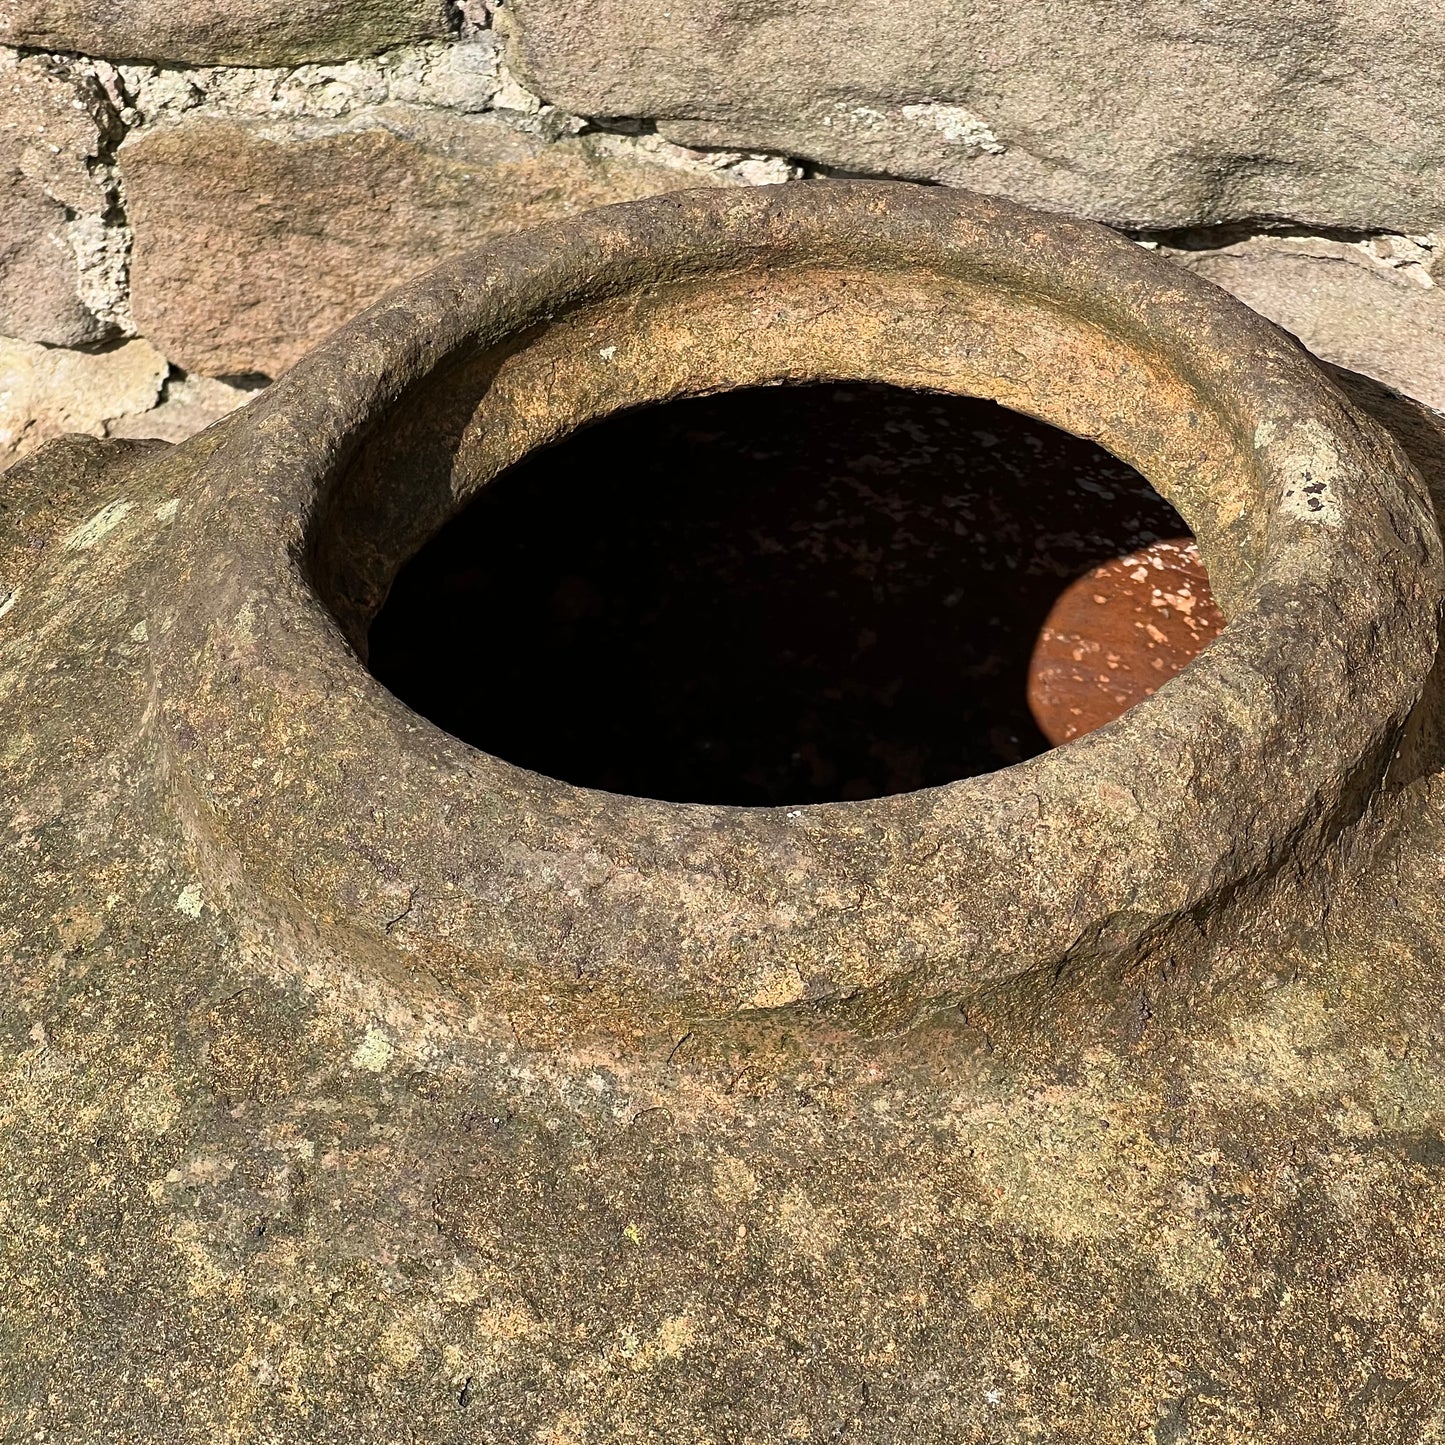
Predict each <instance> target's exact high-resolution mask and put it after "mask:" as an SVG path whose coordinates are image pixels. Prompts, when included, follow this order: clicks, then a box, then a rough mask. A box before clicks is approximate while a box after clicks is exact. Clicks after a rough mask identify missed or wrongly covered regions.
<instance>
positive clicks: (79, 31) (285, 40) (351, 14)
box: [0, 0, 449, 65]
mask: <svg viewBox="0 0 1445 1445" xmlns="http://www.w3.org/2000/svg"><path fill="white" fill-rule="evenodd" d="M448 28H449V24H448V13H447V5H446V3H445V0H290V3H288V0H223V3H220V4H213V5H173V4H168V3H166V0H3V3H0V44H5V45H20V46H35V47H37V48H45V49H50V50H76V51H79V52H80V53H81V54H82V55H99V56H106V57H108V58H110V59H115V60H171V61H189V62H191V63H192V64H198V65H205V64H216V63H227V64H232V65H281V64H285V63H287V62H295V61H302V60H333V59H344V58H346V57H348V56H353V55H369V54H373V53H375V52H376V51H379V50H385V49H387V48H388V47H389V46H394V45H401V44H404V43H406V42H407V41H411V40H421V39H424V38H426V37H428V36H434V35H443V34H445V33H446V32H447V30H448Z"/></svg>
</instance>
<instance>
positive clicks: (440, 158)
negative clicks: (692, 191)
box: [0, 0, 1445, 464]
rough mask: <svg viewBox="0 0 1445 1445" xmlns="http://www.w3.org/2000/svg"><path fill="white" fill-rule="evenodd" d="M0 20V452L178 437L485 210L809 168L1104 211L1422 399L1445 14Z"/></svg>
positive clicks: (158, 2) (126, 2)
mask: <svg viewBox="0 0 1445 1445" xmlns="http://www.w3.org/2000/svg"><path fill="white" fill-rule="evenodd" d="M0 42H3V45H0V92H3V95H4V98H5V104H4V106H3V108H0V187H3V188H4V196H5V201H4V204H3V205H0V338H4V339H0V464H3V463H4V461H5V460H8V459H13V458H14V457H15V456H17V455H20V454H23V453H24V452H26V451H28V450H31V449H33V447H34V446H35V445H37V444H39V442H40V441H42V440H44V439H45V438H47V437H49V436H51V435H55V434H57V433H59V432H61V431H66V430H84V431H89V432H91V433H93V434H96V435H101V434H107V433H108V434H118V435H129V436H135V435H161V436H166V437H170V438H172V439H175V438H179V437H181V436H185V435H187V434H189V433H190V432H191V431H193V430H194V429H196V428H197V427H198V426H200V425H203V424H205V423H206V422H207V421H209V420H211V419H213V418H214V417H215V416H218V415H220V414H222V413H223V412H224V411H225V410H227V409H229V408H230V407H232V406H234V405H235V404H237V403H238V402H240V401H243V400H244V399H245V398H246V396H247V395H249V394H250V392H251V391H252V390H253V389H254V388H255V387H257V386H261V385H264V384H265V382H266V381H267V380H268V379H269V378H273V377H275V376H277V375H279V374H280V373H281V372H282V371H284V370H285V369H286V368H287V367H288V366H290V365H291V364H292V363H293V362H294V361H295V360H296V358H297V357H298V356H300V355H301V354H302V353H303V352H305V351H306V350H307V349H308V348H309V347H310V346H312V345H313V344H314V343H315V342H317V341H318V340H320V339H321V338H322V337H323V336H324V335H326V334H327V333H328V332H329V331H330V330H331V329H333V328H334V327H335V326H337V325H338V324H340V323H341V322H342V321H344V320H345V319H346V318H347V317H349V316H350V315H352V314H354V313H355V312H356V311H357V310H359V309H360V308H362V307H363V306H365V305H366V304H367V303H368V302H370V301H371V300H373V299H375V298H376V297H377V296H378V295H380V294H381V293H382V292H383V291H385V290H386V289H387V288H389V287H390V286H392V285H394V284H395V283H397V282H399V281H401V280H404V279H406V278H407V277H409V276H411V275H413V274H415V273H416V272H418V271H421V270H425V269H426V268H427V267H429V266H430V265H432V264H434V263H435V262H436V261H437V260H439V259H440V258H442V257H443V256H446V255H448V254H452V253H455V252H457V251H460V250H464V249H466V248H468V247H470V246H473V245H476V244H478V243H480V242H482V241H485V240H486V238H487V237H488V236H492V235H497V234H499V233H502V232H505V231H509V230H513V229H516V228H518V227H523V226H528V225H532V224H536V223H538V222H540V221H544V220H548V219H551V218H553V217H557V216H562V215H566V214H569V213H571V212H574V211H577V210H580V209H584V208H587V207H591V206H595V205H600V204H604V203H606V202H609V201H618V200H626V199H630V198H634V197H638V196H643V195H648V194H652V193H655V192H658V191H663V190H669V189H674V188H677V187H681V186H699V185H704V186H706V185H713V186H726V185H746V184H755V183H760V182H761V183H766V182H774V181H779V180H785V179H790V178H794V177H825V176H828V175H833V174H845V175H857V174H866V175H887V176H896V177H900V178H904V179H908V180H913V181H916V182H920V183H941V184H944V185H962V186H969V187H973V188H976V189H980V190H984V191H989V192H995V193H1000V194H1006V195H1010V196H1013V197H1015V198H1017V199H1020V200H1023V201H1026V202H1029V203H1031V204H1034V205H1039V206H1043V207H1048V208H1052V209H1058V210H1065V211H1070V212H1074V213H1076V214H1082V215H1087V216H1092V217H1094V218H1096V219H1099V220H1102V221H1105V222H1108V223H1109V224H1111V225H1114V226H1118V227H1121V228H1123V229H1125V230H1127V231H1129V232H1131V233H1132V234H1134V235H1135V236H1136V237H1137V238H1138V239H1139V240H1140V241H1141V242H1142V243H1143V244H1145V245H1150V246H1157V247H1159V248H1160V249H1162V250H1164V251H1166V252H1167V254H1169V255H1171V256H1173V257H1174V258H1175V259H1177V260H1178V261H1179V262H1180V263H1181V264H1183V265H1187V266H1190V267H1192V268H1193V269H1195V270H1197V271H1199V272H1201V273H1202V274H1203V275H1205V276H1207V277H1209V278H1210V279H1211V280H1214V281H1216V282H1218V283H1219V284H1220V285H1223V286H1225V287H1227V288H1228V289H1230V290H1232V291H1234V292H1235V293H1236V294H1238V295H1240V296H1241V297H1243V298H1244V299H1245V300H1246V301H1247V302H1249V303H1250V304H1251V305H1252V306H1254V307H1256V308H1257V309H1258V310H1260V311H1262V312H1264V313H1265V314H1266V315H1268V316H1270V317H1271V318H1272V319H1274V320H1276V321H1278V322H1280V323H1281V324H1283V325H1285V326H1287V327H1289V328H1290V329H1291V330H1293V331H1294V332H1295V333H1296V334H1297V335H1299V336H1300V337H1301V338H1302V339H1303V340H1304V341H1305V342H1306V344H1307V345H1309V346H1310V347H1311V348H1313V349H1314V350H1315V351H1316V352H1318V353H1319V354H1320V355H1322V356H1325V357H1327V358H1328V359H1330V360H1333V361H1337V362H1339V363H1341V364H1343V365H1345V366H1348V367H1351V368H1353V369H1355V370H1359V371H1362V372H1365V373H1367V374H1369V375H1372V376H1375V377H1377V378H1379V379H1381V380H1383V381H1385V382H1387V383H1389V384H1390V385H1392V386H1394V387H1396V388H1398V389H1401V390H1403V391H1406V392H1409V393H1411V394H1413V395H1415V396H1417V397H1419V398H1420V399H1422V400H1424V401H1426V402H1428V403H1430V404H1431V405H1433V406H1436V407H1442V408H1445V289H1442V288H1445V31H1442V30H1441V29H1440V28H1439V27H1438V26H1430V25H1425V24H1415V23H1413V22H1411V21H1410V20H1409V18H1408V17H1406V16H1403V15H1402V14H1401V12H1399V10H1398V9H1397V8H1395V7H1392V6H1387V5H1386V4H1385V3H1383V0H1326V3H1322V0H1250V3H1248V4H1246V3H1244V0H1189V3H1186V4H1184V5H1182V6H1181V5H1179V4H1178V3H1177V0H1171V3H1169V4H1164V3H1162V0H1106V3H1102V4H1099V5H1092V6H1087V7H1085V6H1079V5H1076V4H1071V3H1068V0H1010V3H1009V4H1008V5H1004V4H1002V3H1001V0H911V3H909V4H907V5H900V4H895V5H885V4H880V3H877V0H788V3H783V0H773V3H765V4H759V3H756V0H587V3H586V4H583V3H581V0H505V3H504V4H493V3H490V0H463V3H444V0H345V3H342V0H285V3H282V0H228V3H226V4H225V5H222V6H213V7H191V6H184V5H178V4H176V3H175V0H0ZM1437 283H1438V284H1437Z"/></svg>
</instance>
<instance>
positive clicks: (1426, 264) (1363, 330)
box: [1162, 236, 1445, 411]
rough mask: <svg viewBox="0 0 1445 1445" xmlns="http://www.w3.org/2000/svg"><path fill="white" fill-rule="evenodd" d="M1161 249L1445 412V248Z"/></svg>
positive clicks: (1310, 239)
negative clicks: (1442, 249) (1443, 250)
mask: <svg viewBox="0 0 1445 1445" xmlns="http://www.w3.org/2000/svg"><path fill="white" fill-rule="evenodd" d="M1162 249H1165V250H1166V251H1167V253H1168V254H1169V255H1171V256H1172V257H1173V259H1174V260H1176V261H1179V262H1181V263H1182V264H1183V265H1185V266H1188V267H1189V269H1190V270H1193V271H1197V272H1198V273H1199V274H1200V275H1202V276H1205V277H1207V278H1208V279H1209V280H1211V281H1213V282H1214V283H1215V284H1216V285H1219V286H1222V287H1224V289H1225V290H1226V291H1232V292H1233V293H1234V294H1235V295H1236V296H1238V297H1239V298H1240V300H1242V301H1244V302H1246V303H1248V304H1249V305H1250V306H1252V307H1253V308H1254V309H1255V310H1256V311H1259V312H1262V313H1263V314H1264V315H1265V316H1268V317H1269V319H1270V320H1271V321H1274V322H1276V323H1277V324H1278V325H1280V326H1283V327H1284V328H1285V329H1286V330H1287V331H1291V332H1293V333H1294V335H1296V336H1297V337H1299V339H1300V340H1301V341H1303V342H1304V344H1305V345H1306V346H1307V347H1308V348H1309V349H1310V350H1311V351H1312V352H1314V354H1315V355H1316V356H1319V357H1323V358H1324V359H1325V360H1326V361H1332V362H1334V363H1335V364H1336V365H1338V366H1344V367H1347V368H1348V369H1349V370H1351V371H1358V372H1362V373H1363V374H1364V375H1366V376H1371V377H1374V378H1375V379H1376V380H1377V381H1383V382H1385V383H1386V385H1388V386H1392V387H1394V388H1395V389H1396V390H1397V391H1402V392H1404V393H1405V394H1406V395H1408V396H1413V397H1415V398H1416V399H1417V400H1419V401H1423V402H1425V403H1426V404H1427V405H1428V406H1432V407H1434V408H1436V409H1437V410H1440V411H1445V289H1442V285H1445V254H1442V253H1441V252H1440V250H1439V249H1438V248H1435V247H1433V246H1421V245H1420V244H1418V243H1416V242H1412V241H1410V240H1409V239H1407V238H1405V237H1393V238H1389V239H1385V238H1376V239H1374V240H1372V241H1370V242H1363V243H1357V242H1351V241H1344V240H1332V239H1328V238H1325V237H1320V236H1251V237H1247V238H1245V239H1242V240H1240V241H1237V242H1235V243H1233V244H1231V245H1228V246H1222V247H1213V248H1199V249H1193V248H1184V247H1166V248H1162ZM1437 275H1438V278H1439V279H1438V281H1437V279H1436V278H1437Z"/></svg>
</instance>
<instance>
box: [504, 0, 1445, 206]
mask: <svg viewBox="0 0 1445 1445" xmlns="http://www.w3.org/2000/svg"><path fill="white" fill-rule="evenodd" d="M508 11H510V12H511V13H512V15H513V20H512V22H511V24H512V25H513V27H514V29H515V35H514V44H513V46H512V56H511V63H512V65H513V68H514V69H516V70H517V72H518V73H519V74H520V75H521V76H522V77H523V78H524V79H525V80H527V82H528V83H529V84H531V85H532V86H533V87H534V88H535V89H536V90H537V91H538V92H539V93H540V94H542V95H543V96H544V97H545V98H546V99H547V100H549V101H551V102H553V103H555V104H557V105H559V106H562V107H564V108H566V109H568V110H571V111H574V112H576V113H578V114H581V115H587V116H650V117H654V118H656V119H657V120H658V121H659V129H660V130H661V131H662V133H663V134H664V135H667V136H669V137H670V138H671V139H673V140H676V141H679V142H681V143H682V144H685V145H707V144H712V145H725V146H734V147H741V148H746V149H752V150H777V151H780V152H783V153H785V154H788V155H795V156H799V157H805V158H808V159H811V160H813V161H815V162H819V163H822V164H825V165H828V166H834V167H840V168H844V169H846V170H849V171H854V172H866V173H870V174H887V175H894V176H902V177H908V178H915V179H927V180H936V181H943V182H945V183H948V184H951V185H959V186H967V187H970V188H973V189H975V190H981V191H986V192H989V193H993V194H1006V195H1009V196H1012V197H1014V198H1016V199H1018V200H1022V201H1027V202H1032V203H1034V204H1036V205H1039V206H1044V207H1048V208H1050V209H1053V210H1063V211H1069V212H1073V213H1075V214H1078V215H1085V216H1091V217H1094V218H1096V219H1099V220H1104V221H1109V222H1112V223H1114V224H1117V225H1123V226H1138V227H1156V228H1167V227H1175V226H1188V225H1200V224H1213V223H1217V222H1224V221H1232V220H1239V219H1249V218H1260V217H1272V218H1288V219H1293V220H1297V221H1299V222H1302V223H1304V224H1307V225H1312V226H1318V227H1330V226H1344V227H1355V228H1361V229H1397V230H1401V231H1410V230H1419V229H1429V228H1430V225H1431V224H1432V223H1433V221H1434V220H1435V219H1438V218H1439V217H1440V215H1441V214H1442V212H1445V199H1442V198H1445V32H1442V30H1441V29H1440V27H1439V26H1437V25H1429V24H1424V23H1413V22H1412V21H1410V20H1409V19H1408V18H1407V17H1406V16H1405V15H1404V14H1402V12H1400V11H1399V10H1398V9H1397V8H1396V7H1393V6H1388V5H1386V4H1384V3H1383V0H1339V3H1336V4H1331V5H1319V4H1317V3H1315V0H1216V3H1212V4H1210V5H1207V6H1205V5H1197V4H1190V5H1179V4H1177V3H1174V0H1167V3H1166V0H1105V3H1102V4H1096V5H1080V4H1077V3H1074V0H1008V3H1005V0H911V3H908V4H892V5H889V4H883V3H879V0H792V3H789V4H786V5H759V4H756V3H749V0H586V3H583V0H514V3H513V4H512V5H510V6H509V7H508ZM508 11H503V12H502V13H503V14H504V15H505V14H507V13H508Z"/></svg>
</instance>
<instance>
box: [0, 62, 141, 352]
mask: <svg viewBox="0 0 1445 1445" xmlns="http://www.w3.org/2000/svg"><path fill="white" fill-rule="evenodd" d="M0 102H3V104H0V335H8V336H16V337H22V338H24V339H26V340H30V341H43V342H46V343H48V344H50V345H56V346H74V345H79V344H83V343H86V342H92V341H97V340H100V339H102V338H103V337H105V336H107V335H109V334H112V333H113V332H114V331H115V330H116V324H115V317H114V315H113V314H111V312H112V308H111V304H110V303H111V299H112V298H111V297H110V296H109V295H108V294H106V293H107V286H106V282H107V280H108V279H109V278H108V276H107V274H106V273H107V271H108V266H107V262H108V260H110V259H111V247H110V245H109V242H110V240H111V237H110V236H109V235H108V234H107V232H108V226H107V218H108V214H109V212H110V210H111V207H112V204H113V196H112V194H111V191H110V185H109V180H108V177H107V176H106V174H105V167H104V165H103V164H102V160H103V157H104V155H105V152H106V149H107V147H108V146H109V145H111V144H112V143H113V142H114V141H115V140H116V139H117V138H118V125H119V122H118V119H117V116H116V112H115V108H114V106H113V105H112V103H111V101H110V98H109V97H108V96H107V95H106V93H105V91H104V89H103V88H102V87H101V85H100V83H99V81H98V80H97V78H96V76H95V75H94V74H93V73H92V72H90V71H89V70H88V69H87V68H85V67H84V66H76V65H70V64H67V63H66V62H64V61H54V60H50V59H48V58H46V57H40V56H24V57H22V56H17V55H15V54H14V53H13V52H9V51H4V50H0Z"/></svg>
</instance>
